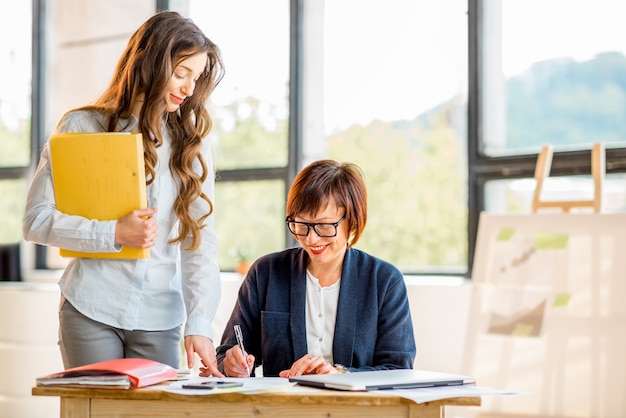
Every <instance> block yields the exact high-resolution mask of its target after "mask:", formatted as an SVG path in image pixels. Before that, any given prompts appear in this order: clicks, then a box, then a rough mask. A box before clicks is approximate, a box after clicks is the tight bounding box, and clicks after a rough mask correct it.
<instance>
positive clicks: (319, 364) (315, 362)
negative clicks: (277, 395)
mask: <svg viewBox="0 0 626 418" xmlns="http://www.w3.org/2000/svg"><path fill="white" fill-rule="evenodd" d="M329 373H337V370H336V369H335V368H334V367H333V366H332V364H330V363H327V362H326V361H325V360H324V358H323V357H322V356H313V355H311V354H305V355H304V356H302V357H301V358H300V359H298V360H296V361H295V362H294V363H293V364H292V365H291V369H289V370H283V371H282V372H280V373H279V375H280V377H290V376H300V375H303V374H329Z"/></svg>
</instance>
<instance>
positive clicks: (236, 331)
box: [233, 324, 250, 376]
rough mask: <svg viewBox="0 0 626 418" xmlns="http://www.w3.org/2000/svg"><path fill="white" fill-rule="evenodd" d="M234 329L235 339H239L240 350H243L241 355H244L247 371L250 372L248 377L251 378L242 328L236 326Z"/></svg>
mask: <svg viewBox="0 0 626 418" xmlns="http://www.w3.org/2000/svg"><path fill="white" fill-rule="evenodd" d="M233 329H234V330H235V337H236V338H237V344H239V348H240V349H241V353H242V354H243V358H244V360H246V371H247V372H248V376H250V368H249V367H248V359H246V349H245V347H244V346H243V335H242V334H241V327H240V326H239V324H236V325H235V326H234V327H233Z"/></svg>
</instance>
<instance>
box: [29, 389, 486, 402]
mask: <svg viewBox="0 0 626 418" xmlns="http://www.w3.org/2000/svg"><path fill="white" fill-rule="evenodd" d="M129 392H133V393H132V399H135V400H176V401H188V402H216V401H217V402H242V401H251V402H260V403H285V402H293V399H294V398H296V399H297V402H298V403H301V404H309V405H310V404H321V403H324V404H336V405H341V404H354V403H358V404H360V405H399V404H415V405H423V404H426V405H440V406H445V405H459V406H480V404H481V398H480V397H478V396H463V397H456V398H446V399H439V400H434V401H429V402H423V403H417V402H415V401H412V400H411V399H406V398H402V397H399V396H394V395H388V394H385V393H384V392H341V391H334V390H324V389H319V390H317V391H316V392H311V393H290V392H288V391H285V392H269V393H259V394H246V393H237V392H227V393H220V394H211V395H183V394H180V393H172V392H168V391H164V390H159V389H152V388H149V387H147V388H140V389H104V388H74V387H55V386H35V387H33V388H32V395H33V396H59V397H65V398H92V399H129Z"/></svg>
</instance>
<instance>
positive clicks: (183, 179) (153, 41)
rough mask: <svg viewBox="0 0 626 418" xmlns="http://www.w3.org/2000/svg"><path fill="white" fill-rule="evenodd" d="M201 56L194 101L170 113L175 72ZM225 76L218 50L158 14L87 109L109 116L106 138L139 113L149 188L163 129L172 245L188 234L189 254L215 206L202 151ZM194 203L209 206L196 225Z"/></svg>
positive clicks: (179, 19) (190, 27) (186, 24)
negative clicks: (173, 220) (171, 196)
mask: <svg viewBox="0 0 626 418" xmlns="http://www.w3.org/2000/svg"><path fill="white" fill-rule="evenodd" d="M199 52H206V53H207V55H208V61H207V66H206V69H205V71H204V73H203V74H202V75H201V76H200V78H199V79H198V80H197V82H196V85H195V89H194V92H193V95H192V96H190V97H187V99H186V100H185V102H184V103H183V104H182V105H181V106H180V108H179V109H178V110H177V111H176V112H168V111H167V109H166V103H165V99H164V95H163V93H164V90H165V88H166V86H167V84H168V82H169V81H170V79H171V77H172V74H173V73H174V69H175V68H176V66H177V65H178V64H179V63H180V62H181V61H183V60H185V59H186V58H188V57H190V56H192V55H195V54H197V53H199ZM223 76H224V66H223V63H222V58H221V54H220V50H219V48H218V47H217V45H215V44H214V43H213V42H211V40H210V39H209V38H207V37H206V36H205V35H204V33H203V32H202V30H200V28H198V26H196V24H195V23H193V22H192V21H191V20H190V19H187V18H184V17H183V16H181V15H180V14H179V13H177V12H171V11H166V12H159V13H157V14H155V15H153V16H152V17H151V18H149V19H148V20H147V21H146V22H145V23H144V24H143V25H141V27H139V29H137V31H136V32H135V33H134V34H133V35H132V36H131V38H130V40H129V42H128V45H127V46H126V50H125V51H124V53H123V54H122V56H121V58H120V60H119V62H118V63H117V67H116V69H115V73H114V76H113V79H112V80H111V83H110V85H109V87H108V88H107V89H106V91H105V92H104V93H103V94H102V96H100V97H99V98H98V99H97V100H96V101H95V102H94V104H93V105H91V106H87V107H86V108H92V109H94V108H95V109H99V110H101V111H104V112H107V113H109V114H110V117H109V124H108V128H107V129H108V131H109V132H113V131H115V130H116V128H117V125H118V122H119V120H120V119H128V118H130V117H131V116H132V113H133V109H135V107H137V106H140V107H141V112H140V114H139V130H140V131H141V134H142V137H143V146H144V161H145V167H146V183H147V184H150V183H152V182H153V181H154V175H155V166H156V164H157V151H156V148H157V147H159V146H161V144H162V143H163V134H162V129H163V127H164V126H166V127H167V129H168V130H169V132H170V135H171V140H172V144H171V146H172V156H171V159H170V161H169V168H170V171H171V172H172V175H174V176H176V177H178V179H179V180H180V186H179V190H178V199H176V201H175V203H174V211H175V213H176V216H177V217H178V219H179V221H180V228H179V234H178V236H177V237H176V238H174V239H172V240H170V243H171V244H176V243H180V242H182V241H183V240H184V239H185V238H186V237H187V236H189V235H190V234H191V236H192V238H193V239H192V242H191V245H190V246H189V247H188V248H187V249H189V250H194V249H196V248H198V246H199V245H200V230H201V229H202V228H203V227H204V221H205V220H206V219H207V218H208V217H209V216H210V215H211V214H212V213H213V202H211V199H210V198H209V197H208V196H206V195H205V194H204V193H203V192H202V183H203V182H204V181H205V180H206V178H207V176H209V175H214V173H208V172H207V165H206V162H205V161H204V159H203V158H202V154H201V153H200V148H201V145H202V140H203V139H204V138H206V136H207V135H208V133H209V131H210V130H211V117H210V116H209V112H208V110H207V108H206V105H207V102H208V99H209V96H210V95H211V93H212V92H213V90H214V89H215V87H216V86H217V85H218V84H219V82H220V81H221V79H222V77H223ZM195 161H198V162H199V163H200V166H201V168H202V170H201V172H200V173H197V172H195V171H194V169H193V164H194V162H195ZM196 199H203V200H205V201H206V202H207V203H208V205H209V211H208V213H206V214H204V215H202V216H201V217H199V218H198V219H196V218H194V216H192V214H191V213H190V210H189V207H190V204H191V203H192V202H193V201H194V200H196Z"/></svg>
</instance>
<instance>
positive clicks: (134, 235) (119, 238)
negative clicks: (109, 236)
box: [115, 208, 158, 248]
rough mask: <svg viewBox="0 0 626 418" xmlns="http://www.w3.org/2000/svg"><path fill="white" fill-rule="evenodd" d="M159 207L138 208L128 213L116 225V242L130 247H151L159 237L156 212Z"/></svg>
mask: <svg viewBox="0 0 626 418" xmlns="http://www.w3.org/2000/svg"><path fill="white" fill-rule="evenodd" d="M157 210H158V209H157V208H148V209H138V210H134V211H132V212H129V213H127V214H126V215H124V216H122V217H121V218H119V219H118V220H117V224H116V225H115V244H116V245H123V246H125V247H129V248H150V247H152V246H154V241H155V240H156V237H157V223H156V218H155V217H154V214H155V213H157Z"/></svg>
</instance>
